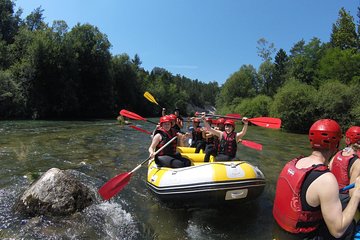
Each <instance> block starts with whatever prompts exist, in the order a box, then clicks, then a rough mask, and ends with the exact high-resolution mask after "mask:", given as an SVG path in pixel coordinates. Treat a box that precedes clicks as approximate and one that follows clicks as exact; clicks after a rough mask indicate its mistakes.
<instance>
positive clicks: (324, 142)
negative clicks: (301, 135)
mask: <svg viewBox="0 0 360 240" xmlns="http://www.w3.org/2000/svg"><path fill="white" fill-rule="evenodd" d="M341 137H342V136H341V128H340V125H339V124H338V123H337V122H336V121H334V120H331V119H320V120H318V121H316V122H315V123H314V124H313V125H312V126H311V127H310V130H309V140H310V144H311V147H312V148H313V149H330V150H337V149H338V147H339V142H340V139H341Z"/></svg>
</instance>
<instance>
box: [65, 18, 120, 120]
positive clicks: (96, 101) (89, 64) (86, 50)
mask: <svg viewBox="0 0 360 240" xmlns="http://www.w3.org/2000/svg"><path fill="white" fill-rule="evenodd" d="M66 41H68V44H69V45H70V46H71V48H72V52H73V53H74V56H75V61H76V65H77V67H78V74H77V75H76V76H75V77H76V78H77V79H76V80H75V81H76V83H77V86H78V88H77V90H78V92H77V96H78V99H79V102H80V106H81V115H82V116H83V117H96V116H103V117H110V116H113V106H114V103H113V89H112V83H111V80H110V75H109V69H110V60H111V55H110V52H109V48H110V46H111V45H110V42H109V40H108V38H107V36H106V35H105V34H103V33H101V32H100V31H99V29H98V28H97V27H94V26H92V25H90V24H84V25H80V24H77V25H76V26H75V27H73V28H72V29H71V31H70V32H69V33H68V34H67V37H66Z"/></svg>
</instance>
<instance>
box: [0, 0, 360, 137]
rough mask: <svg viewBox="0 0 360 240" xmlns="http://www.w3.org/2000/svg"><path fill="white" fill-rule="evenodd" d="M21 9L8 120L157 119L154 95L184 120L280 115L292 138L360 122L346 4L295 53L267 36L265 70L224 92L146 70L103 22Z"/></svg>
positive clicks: (4, 60) (7, 6) (4, 113)
mask: <svg viewBox="0 0 360 240" xmlns="http://www.w3.org/2000/svg"><path fill="white" fill-rule="evenodd" d="M15 8H16V6H15V3H14V1H11V0H0V119H27V118H41V119H74V118H115V117H116V116H117V114H118V112H119V110H120V109H123V108H125V109H128V110H130V111H134V112H136V113H138V114H141V115H144V116H159V114H160V112H161V108H159V106H157V105H155V104H152V103H149V101H147V100H146V99H145V98H144V97H143V94H144V92H145V91H149V92H150V93H151V94H152V95H154V96H155V97H156V100H157V101H158V103H160V105H161V106H162V107H165V108H166V109H167V110H168V112H170V111H172V110H173V109H175V108H179V109H181V113H182V114H183V115H191V114H193V113H194V111H197V110H210V109H211V110H212V107H216V109H217V113H218V114H225V113H240V114H241V115H243V116H247V117H258V116H272V117H279V118H281V119H282V121H283V129H285V130H288V131H292V132H306V131H307V129H308V128H309V126H310V125H311V123H312V122H314V121H315V120H317V119H319V118H332V119H335V120H337V121H339V123H340V124H341V125H342V126H343V127H344V128H346V127H348V126H350V125H360V98H359V89H360V38H359V36H360V27H359V24H360V21H359V19H360V14H358V15H357V21H355V20H354V17H353V16H351V15H350V13H349V12H347V11H346V10H345V9H344V8H341V9H340V10H339V16H338V19H337V21H336V22H335V23H334V24H333V26H332V32H331V36H330V41H329V42H325V43H323V42H321V41H320V40H319V39H318V38H316V37H314V38H313V39H311V40H310V41H309V42H308V43H306V42H305V41H304V40H299V41H298V42H297V43H295V44H294V46H293V47H292V48H291V49H290V51H289V53H287V52H286V51H285V50H283V49H281V48H280V49H279V50H276V48H275V45H274V44H273V43H269V42H268V41H267V40H266V39H265V38H261V39H259V41H258V48H257V50H258V52H257V53H258V55H259V57H260V58H261V59H262V64H261V65H260V66H259V68H258V69H255V68H254V67H253V66H252V65H243V66H240V68H239V70H238V71H236V72H234V73H232V74H231V75H230V77H229V78H228V79H226V81H225V82H224V84H223V85H221V86H219V85H218V83H217V82H209V83H204V82H201V81H199V80H198V79H189V78H187V77H186V76H181V75H173V74H172V73H170V72H169V71H167V70H166V69H164V68H159V67H155V68H154V69H152V70H151V71H147V70H145V69H144V68H143V67H141V64H142V62H141V59H140V57H139V55H138V54H136V55H135V56H133V57H130V56H129V55H128V54H126V53H123V54H119V55H112V54H111V52H110V48H111V43H110V42H109V40H108V38H107V36H106V34H104V33H102V32H101V31H100V30H99V29H98V28H97V27H96V26H93V25H91V24H80V23H79V24H77V25H75V26H74V27H72V28H71V29H69V27H68V25H67V23H66V22H65V21H61V20H59V21H54V22H53V23H52V24H51V25H50V24H48V23H45V22H44V17H43V12H44V10H43V9H41V8H40V7H39V8H37V9H35V10H34V11H33V12H32V13H31V14H29V15H28V16H26V17H25V18H21V15H22V11H21V8H19V9H18V10H16V9H15ZM358 12H360V9H359V8H358Z"/></svg>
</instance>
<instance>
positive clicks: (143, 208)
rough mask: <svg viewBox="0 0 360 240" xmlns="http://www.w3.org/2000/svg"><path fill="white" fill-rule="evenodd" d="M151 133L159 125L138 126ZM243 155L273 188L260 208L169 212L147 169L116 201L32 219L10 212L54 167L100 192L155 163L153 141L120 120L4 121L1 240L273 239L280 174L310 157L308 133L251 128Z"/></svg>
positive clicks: (0, 170) (258, 203)
mask: <svg viewBox="0 0 360 240" xmlns="http://www.w3.org/2000/svg"><path fill="white" fill-rule="evenodd" d="M138 124H142V125H141V127H142V128H144V129H147V130H149V131H152V130H153V128H154V125H151V124H148V123H146V122H138ZM245 139H248V140H251V141H254V142H257V143H261V144H262V145H263V151H261V152H260V151H255V150H253V149H250V148H246V147H244V146H242V145H239V149H238V156H239V157H240V158H241V159H243V160H247V161H249V162H251V163H253V164H254V165H257V166H258V167H259V168H260V169H261V170H262V171H263V173H264V174H265V177H266V179H267V185H266V188H265V191H264V192H263V194H262V195H261V196H260V197H259V198H258V199H257V201H255V202H253V203H248V204H244V205H243V206H239V207H236V208H232V209H176V210H175V209H169V208H167V207H166V206H163V204H161V203H160V202H158V200H157V199H156V198H155V197H154V196H153V195H151V194H150V192H149V191H148V190H147V188H146V184H145V174H146V169H145V167H143V168H141V169H140V170H138V171H137V172H136V174H133V175H132V177H131V181H130V183H129V184H128V185H127V186H126V188H125V189H124V190H123V191H122V192H121V193H120V194H119V195H117V196H116V197H114V198H113V199H112V200H111V201H110V202H102V201H101V200H100V199H98V200H97V203H95V204H94V205H92V206H90V207H88V208H87V209H85V210H84V211H83V212H81V213H77V214H74V215H72V216H70V217H66V218H64V217H61V218H60V217H57V218H50V217H36V218H26V217H24V216H19V215H17V214H14V213H13V212H12V210H11V207H12V205H13V204H14V201H15V199H16V198H17V197H18V196H19V194H21V193H22V192H23V191H24V190H25V189H26V188H27V187H28V186H29V185H30V184H31V182H32V181H34V180H35V179H37V178H38V177H39V176H40V175H41V174H43V173H44V172H45V171H47V170H48V169H50V168H52V167H57V168H60V169H73V170H74V171H73V172H74V174H77V175H78V177H80V178H81V180H82V182H84V183H85V184H86V185H88V186H89V187H90V189H92V190H93V191H94V192H96V191H97V189H98V188H99V187H100V186H101V185H102V184H104V183H105V182H106V181H107V180H109V179H110V178H112V177H113V176H115V175H117V174H119V173H122V172H128V171H130V170H132V169H133V168H134V167H135V166H137V164H139V163H140V162H141V161H143V160H144V159H146V158H147V157H148V152H147V149H148V145H149V143H150V138H149V136H148V135H146V134H144V133H141V132H138V131H135V130H133V129H131V128H129V127H127V126H120V125H118V124H117V123H116V121H69V122H66V121H3V122H0V158H1V164H2V165H1V166H2V167H1V168H0V175H1V179H0V186H1V190H0V224H1V225H0V238H15V239H19V238H24V239H64V238H65V239H194V240H195V239H196V240H198V239H271V231H272V224H273V219H272V214H271V210H272V201H273V198H274V191H275V183H276V179H277V176H278V174H279V172H280V170H281V168H282V167H283V166H284V164H285V162H286V161H288V160H290V158H293V157H296V156H297V155H299V154H308V153H309V149H308V141H307V137H306V136H305V135H298V134H288V133H284V132H281V131H278V130H269V129H264V128H260V127H255V126H251V127H250V128H249V130H248V133H247V135H246V138H245Z"/></svg>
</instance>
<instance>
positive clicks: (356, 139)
mask: <svg viewBox="0 0 360 240" xmlns="http://www.w3.org/2000/svg"><path fill="white" fill-rule="evenodd" d="M345 143H346V147H345V148H344V149H343V150H340V151H339V152H337V153H336V154H335V156H334V157H333V158H332V160H331V161H330V164H329V168H330V171H331V172H332V173H333V174H334V175H335V177H336V180H337V182H338V185H339V189H341V188H343V187H345V186H347V185H349V184H350V183H353V182H355V179H356V178H357V177H358V176H360V160H359V155H358V151H359V150H360V127H358V126H352V127H350V128H349V129H348V130H347V131H346V133H345ZM352 192H353V189H351V190H350V191H346V192H343V193H341V194H340V199H341V202H342V203H343V205H345V204H346V203H347V202H348V201H349V197H351V196H352Z"/></svg>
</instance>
